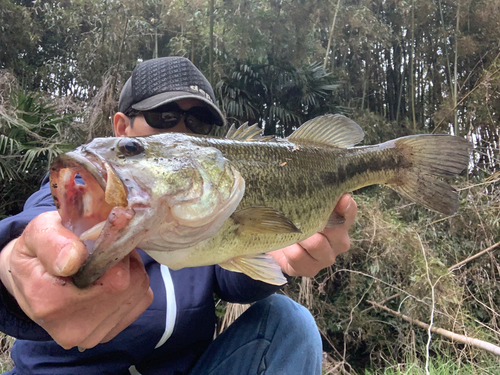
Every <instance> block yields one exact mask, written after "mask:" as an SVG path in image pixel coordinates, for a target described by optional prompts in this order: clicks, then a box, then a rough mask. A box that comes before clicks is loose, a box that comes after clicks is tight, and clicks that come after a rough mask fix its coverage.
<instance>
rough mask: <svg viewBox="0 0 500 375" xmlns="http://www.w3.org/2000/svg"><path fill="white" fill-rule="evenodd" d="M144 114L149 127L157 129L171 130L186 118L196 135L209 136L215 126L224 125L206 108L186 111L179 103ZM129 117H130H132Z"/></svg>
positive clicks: (186, 122)
mask: <svg viewBox="0 0 500 375" xmlns="http://www.w3.org/2000/svg"><path fill="white" fill-rule="evenodd" d="M139 113H142V115H143V116H144V119H145V120H146V122H147V123H148V125H149V126H151V127H152V128H155V129H170V128H173V127H174V126H176V125H177V124H178V123H179V122H181V120H182V119H183V118H184V123H185V124H186V127H187V128H188V129H189V130H191V131H192V132H193V133H195V134H202V135H207V134H208V133H210V131H211V130H212V128H213V126H214V125H219V126H221V125H222V121H221V119H220V118H219V117H218V116H216V115H214V114H213V112H212V111H210V109H208V108H206V107H192V108H190V109H188V110H187V111H184V110H182V109H181V107H179V105H178V104H177V103H170V104H167V105H164V106H161V107H158V108H155V109H152V110H150V111H144V112H135V113H130V115H138V114H139ZM130 115H129V116H130Z"/></svg>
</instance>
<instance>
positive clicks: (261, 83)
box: [216, 63, 338, 136]
mask: <svg viewBox="0 0 500 375" xmlns="http://www.w3.org/2000/svg"><path fill="white" fill-rule="evenodd" d="M337 87H338V85H335V84H334V81H333V78H332V76H331V75H330V74H328V73H327V72H325V70H324V69H323V67H322V66H321V65H320V64H318V63H313V64H308V65H305V66H303V67H300V68H295V67H293V66H290V65H283V66H277V65H272V64H252V63H247V64H242V63H236V64H235V67H234V69H232V73H231V74H230V75H228V76H227V77H223V79H222V80H221V81H220V82H219V83H218V84H217V86H216V89H217V93H218V96H219V97H220V98H221V101H222V105H221V107H222V108H223V109H224V110H225V112H226V113H227V116H228V119H234V120H240V121H241V122H244V121H248V122H250V123H258V124H259V126H260V127H261V128H264V130H265V131H264V132H265V134H277V135H279V136H287V135H289V134H291V133H292V131H293V130H295V129H296V128H297V127H298V126H299V125H300V124H301V123H302V122H304V121H305V120H308V119H311V118H313V117H316V116H318V115H320V114H325V113H330V112H332V111H334V105H333V102H334V100H333V99H334V96H333V92H334V90H335V89H336V88H337Z"/></svg>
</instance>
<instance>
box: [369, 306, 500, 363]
mask: <svg viewBox="0 0 500 375" xmlns="http://www.w3.org/2000/svg"><path fill="white" fill-rule="evenodd" d="M367 302H368V303H369V304H371V305H372V306H375V307H377V308H379V309H382V310H384V311H386V312H388V313H389V314H392V315H394V316H397V317H400V318H401V319H403V320H405V321H407V322H408V323H411V324H415V325H417V326H419V327H421V328H423V329H425V330H428V329H429V328H430V330H431V331H432V332H434V333H437V334H440V335H442V336H444V337H446V338H448V339H450V340H452V341H456V342H459V343H461V344H466V345H471V346H474V347H476V348H479V349H483V350H486V351H488V352H490V353H492V354H495V355H497V356H500V347H499V346H497V345H495V344H492V343H490V342H486V341H483V340H479V339H474V338H472V337H467V336H464V335H459V334H458V333H454V332H451V331H448V330H446V329H443V328H436V327H430V326H429V324H427V323H424V322H421V321H420V320H417V319H413V318H410V317H409V316H407V315H404V314H401V313H400V312H397V311H394V310H392V309H390V308H388V307H385V306H383V305H381V304H379V303H377V302H373V301H367Z"/></svg>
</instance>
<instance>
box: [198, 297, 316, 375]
mask: <svg viewBox="0 0 500 375" xmlns="http://www.w3.org/2000/svg"><path fill="white" fill-rule="evenodd" d="M321 363H322V343H321V337H320V335H319V332H318V329H317V327H316V323H315V322H314V319H313V317H312V315H311V314H310V313H309V311H308V310H307V309H306V308H305V307H303V306H301V305H299V304H298V303H296V302H294V301H292V300H291V299H290V298H288V297H285V296H283V295H278V294H275V295H272V296H270V297H268V298H265V299H263V300H261V301H259V302H256V303H255V304H253V305H252V306H251V307H250V308H249V309H248V310H247V311H245V312H244V313H243V314H242V315H241V316H240V317H239V318H238V319H237V320H236V321H234V322H233V324H231V325H230V326H229V328H228V329H227V330H225V331H224V332H223V333H222V334H221V335H220V336H218V337H217V338H216V339H215V340H214V341H213V342H212V343H211V345H210V346H209V347H208V349H207V350H206V351H205V353H204V354H203V356H202V357H201V358H200V360H199V361H198V362H197V363H196V365H195V367H194V368H193V369H192V370H191V372H190V373H189V375H218V374H220V375H246V374H248V375H254V374H267V375H271V374H272V375H274V374H276V375H278V374H284V375H294V374H297V375H299V374H300V375H320V374H321Z"/></svg>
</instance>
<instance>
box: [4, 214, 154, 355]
mask: <svg viewBox="0 0 500 375" xmlns="http://www.w3.org/2000/svg"><path fill="white" fill-rule="evenodd" d="M86 258H87V248H86V247H85V245H84V244H83V242H81V241H80V240H79V239H78V237H77V236H76V235H75V234H74V233H73V232H71V231H69V230H68V229H66V228H64V227H63V226H62V224H61V218H60V216H59V214H58V213H57V212H56V211H53V212H46V213H44V214H41V215H39V216H37V217H36V218H35V219H33V220H32V221H31V222H30V224H28V226H27V227H26V229H25V230H24V232H23V234H22V235H21V236H20V237H19V238H18V239H16V240H14V241H11V242H10V243H9V244H8V245H7V246H6V247H5V248H4V249H3V250H2V251H1V252H0V278H1V280H2V282H3V284H4V285H5V286H6V288H7V289H8V290H9V292H10V293H11V294H12V295H13V296H14V298H15V299H16V300H17V302H18V304H19V306H20V307H21V308H22V309H23V311H24V312H25V313H26V314H27V315H28V316H29V317H30V318H31V319H32V320H33V321H34V322H36V323H37V324H38V325H40V326H41V327H42V328H44V329H45V330H46V331H47V332H48V333H49V334H50V335H51V336H52V338H53V339H54V340H55V341H56V342H57V343H58V344H59V345H61V346H62V347H63V348H66V349H70V348H72V347H75V346H78V347H80V348H92V347H94V346H96V345H97V344H99V343H101V342H107V341H109V340H111V339H112V338H114V337H115V336H116V335H117V334H119V333H120V332H121V331H123V330H124V329H125V328H126V327H128V326H129V325H130V324H131V323H132V322H133V321H135V320H136V319H137V317H138V316H139V315H140V314H142V312H143V311H144V310H146V309H147V307H148V306H149V305H150V304H151V302H152V301H153V292H152V290H151V288H150V287H149V277H148V275H147V273H146V270H145V269H144V265H143V264H142V261H141V258H140V257H139V254H138V253H137V252H136V251H135V250H134V251H133V252H132V253H131V254H129V255H128V256H127V257H126V258H125V259H123V260H122V261H121V262H120V263H118V264H117V265H116V266H114V267H112V268H110V269H109V270H108V271H107V272H106V273H105V274H104V275H103V276H102V277H101V278H100V279H99V280H97V281H95V282H94V283H93V284H92V285H90V286H89V287H88V288H86V289H78V288H77V287H75V286H74V285H73V283H72V282H71V280H70V278H69V277H68V276H71V275H72V274H74V273H75V272H76V271H77V270H78V268H79V267H80V266H81V265H82V263H83V262H84V261H85V259H86Z"/></svg>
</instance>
